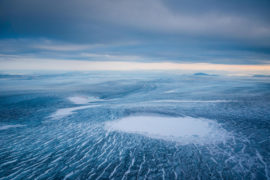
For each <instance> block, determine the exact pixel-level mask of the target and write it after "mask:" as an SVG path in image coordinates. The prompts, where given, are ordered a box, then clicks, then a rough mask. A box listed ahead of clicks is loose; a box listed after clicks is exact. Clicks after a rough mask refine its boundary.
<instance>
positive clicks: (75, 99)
mask: <svg viewBox="0 0 270 180" xmlns="http://www.w3.org/2000/svg"><path fill="white" fill-rule="evenodd" d="M68 100H69V101H71V102H72V103H74V104H88V103H89V102H96V101H101V100H100V99H99V98H96V97H84V96H72V97H68Z"/></svg>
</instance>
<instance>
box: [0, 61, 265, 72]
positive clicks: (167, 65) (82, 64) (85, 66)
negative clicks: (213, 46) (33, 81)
mask: <svg viewBox="0 0 270 180" xmlns="http://www.w3.org/2000/svg"><path fill="white" fill-rule="evenodd" d="M0 70H64V71H65V70H66V71H98V70H111V71H131V70H191V71H228V72H230V71H231V72H253V73H255V72H257V73H263V74H270V65H269V64H268V65H228V64H210V63H173V62H155V63H151V62H123V61H83V60H58V59H57V60H55V59H11V60H6V61H4V60H1V61H0Z"/></svg>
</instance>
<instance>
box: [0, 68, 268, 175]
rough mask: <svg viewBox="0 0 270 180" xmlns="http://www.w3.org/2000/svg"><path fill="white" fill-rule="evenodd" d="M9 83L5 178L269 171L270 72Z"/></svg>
mask: <svg viewBox="0 0 270 180" xmlns="http://www.w3.org/2000/svg"><path fill="white" fill-rule="evenodd" d="M0 87H1V88H0V92H1V93H0V94H1V95H0V127H2V129H4V130H0V179H37V180H39V179H115V180H117V179H123V180H127V179H139V180H143V179H230V180H231V179H232V180H234V179H236V180H238V179H268V180H269V176H270V173H269V172H270V138H269V137H270V124H269V120H270V93H269V89H270V79H269V78H268V79H267V78H263V79H261V78H260V79H259V78H255V79H254V78H252V77H249V78H243V77H223V76H211V77H210V76H209V77H200V76H193V75H191V76H189V75H179V74H177V73H172V74H171V73H156V72H152V73H144V72H139V73H138V72H121V73H119V72H110V73H109V72H91V73H88V72H85V73H84V74H81V73H70V74H68V73H66V74H58V75H57V74H56V75H40V76H31V75H27V76H25V78H16V77H11V78H9V77H5V78H2V79H1V77H0ZM172 90H173V91H172ZM165 92H167V93H165ZM70 97H76V98H72V100H73V102H72V101H70V100H69V99H70ZM78 97H80V98H78ZM88 97H99V98H100V99H102V100H103V99H106V101H94V102H93V101H91V100H90V101H88ZM83 98H86V99H87V100H86V99H83ZM86 102H87V103H86ZM81 103H84V104H81ZM55 119H57V120H55ZM145 119H146V121H145ZM146 122H147V123H148V124H146ZM10 125H12V126H10ZM14 125H25V126H24V127H21V126H20V127H14ZM113 127H114V128H115V129H114V128H113ZM116 127H117V129H116ZM120 129H121V130H120ZM169 129H170V130H169ZM178 130H181V131H178Z"/></svg>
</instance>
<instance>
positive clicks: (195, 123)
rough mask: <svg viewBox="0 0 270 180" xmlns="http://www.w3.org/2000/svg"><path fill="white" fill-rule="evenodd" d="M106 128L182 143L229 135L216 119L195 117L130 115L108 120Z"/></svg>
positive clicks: (197, 142) (216, 140) (198, 141)
mask: <svg viewBox="0 0 270 180" xmlns="http://www.w3.org/2000/svg"><path fill="white" fill-rule="evenodd" d="M105 128H106V129H108V130H111V131H114V130H117V131H123V132H127V133H138V134H142V135H145V136H149V137H152V138H158V139H165V140H173V141H177V142H179V143H182V144H187V143H196V144H208V143H215V142H224V141H226V139H227V138H228V137H229V135H228V133H227V132H226V131H225V130H224V129H223V128H221V127H220V126H219V125H218V124H217V123H216V122H215V121H213V120H209V119H204V118H193V117H166V116H158V115H152V116H150V115H148V116H130V117H125V118H122V119H119V120H116V121H109V122H106V124H105Z"/></svg>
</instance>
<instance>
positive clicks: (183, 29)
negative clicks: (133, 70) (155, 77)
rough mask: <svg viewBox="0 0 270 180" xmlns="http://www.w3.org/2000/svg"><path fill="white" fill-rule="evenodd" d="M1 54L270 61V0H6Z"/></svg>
mask: <svg viewBox="0 0 270 180" xmlns="http://www.w3.org/2000/svg"><path fill="white" fill-rule="evenodd" d="M0 53H1V56H0V57H1V58H2V60H3V59H5V57H7V56H11V55H12V56H14V55H19V56H23V57H31V58H35V57H36V58H61V59H63V58H64V59H72V60H76V59H78V60H95V61H140V62H141V61H146V62H153V61H154V62H161V61H172V62H205V63H218V64H269V63H270V1H263V0H260V1H253V0H245V1H244V0H243V1H242V0H238V1H237V0H236V1H235V0H233V1H231V0H228V1H213V0H205V1H202V0H198V1H191V0H189V1H188V0H184V1H183V0H180V1H176V0H167V1H162V0H136V1H134V0H133V1H131V0H69V1H66V0H57V1H55V0H47V1H43V0H24V1H21V0H2V1H0Z"/></svg>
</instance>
